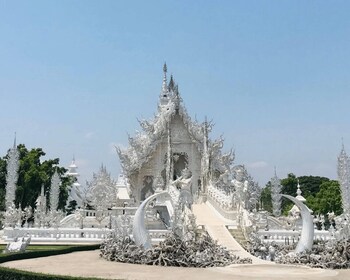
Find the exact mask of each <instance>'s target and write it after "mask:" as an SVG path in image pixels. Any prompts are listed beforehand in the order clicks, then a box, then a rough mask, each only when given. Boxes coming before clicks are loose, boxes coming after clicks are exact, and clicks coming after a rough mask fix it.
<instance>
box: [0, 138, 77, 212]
mask: <svg viewBox="0 0 350 280" xmlns="http://www.w3.org/2000/svg"><path fill="white" fill-rule="evenodd" d="M17 149H18V151H19V154H20V156H19V160H20V165H19V174H18V181H17V189H16V199H15V204H16V206H18V205H19V204H21V207H22V209H23V208H25V207H26V206H29V205H30V206H31V207H33V208H34V207H35V201H36V199H37V197H38V195H39V194H40V190H41V186H42V185H43V186H44V189H45V192H48V191H49V188H50V185H51V177H52V175H53V174H54V172H55V170H56V169H57V171H58V173H59V175H60V177H61V181H62V184H61V187H60V197H59V206H58V208H59V209H62V210H65V205H66V201H67V198H68V187H69V186H70V185H71V183H72V182H71V180H72V179H71V178H69V177H68V176H66V175H65V173H66V171H67V170H66V169H65V168H64V167H59V166H58V164H59V159H58V158H56V159H48V160H45V161H41V158H42V157H43V156H45V152H44V151H43V150H42V149H41V148H36V149H31V150H28V149H27V148H26V147H25V145H23V144H20V145H18V146H17ZM7 157H8V155H6V156H5V157H3V158H2V159H0V211H1V210H2V211H4V210H5V189H6V159H7Z"/></svg>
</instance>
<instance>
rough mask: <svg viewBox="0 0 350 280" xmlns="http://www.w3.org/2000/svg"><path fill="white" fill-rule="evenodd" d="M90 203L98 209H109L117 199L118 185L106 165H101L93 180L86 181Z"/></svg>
mask: <svg viewBox="0 0 350 280" xmlns="http://www.w3.org/2000/svg"><path fill="white" fill-rule="evenodd" d="M86 184H87V187H88V188H87V194H86V198H87V200H88V203H89V204H90V205H91V206H93V207H95V208H96V210H102V209H104V210H107V209H108V208H111V207H112V206H113V205H114V204H115V203H116V200H117V192H118V189H117V185H116V182H115V181H114V180H113V179H112V178H111V175H110V174H109V173H108V172H107V169H106V167H105V166H103V165H102V166H101V167H100V170H99V172H98V173H97V174H95V173H94V174H93V178H92V181H90V182H86Z"/></svg>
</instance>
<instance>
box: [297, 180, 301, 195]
mask: <svg viewBox="0 0 350 280" xmlns="http://www.w3.org/2000/svg"><path fill="white" fill-rule="evenodd" d="M297 180H298V186H297V188H298V189H297V195H298V196H299V195H301V189H300V183H299V179H297Z"/></svg>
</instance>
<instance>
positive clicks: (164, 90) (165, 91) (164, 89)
mask: <svg viewBox="0 0 350 280" xmlns="http://www.w3.org/2000/svg"><path fill="white" fill-rule="evenodd" d="M167 72H168V67H167V66H166V63H164V66H163V74H164V76H163V84H162V95H163V96H165V95H167V94H168V81H167Z"/></svg>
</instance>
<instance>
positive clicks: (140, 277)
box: [1, 251, 350, 280]
mask: <svg viewBox="0 0 350 280" xmlns="http://www.w3.org/2000/svg"><path fill="white" fill-rule="evenodd" d="M1 266H6V267H10V268H16V269H21V270H28V271H34V272H41V273H50V274H57V275H71V276H82V277H99V278H102V279H128V280H177V279H183V280H185V279H191V280H212V279H220V280H236V279H237V280H238V279H239V280H253V279H258V280H259V279H269V280H270V279H273V280H274V279H284V280H289V279H293V280H329V279H330V280H333V279H337V280H348V279H350V270H343V271H335V270H322V269H311V268H307V267H296V266H287V265H276V264H273V263H269V264H259V265H254V264H253V265H230V266H228V267H218V268H180V267H159V266H146V265H135V264H124V263H117V262H109V261H106V260H104V259H101V258H100V257H99V251H88V252H75V253H70V254H65V255H58V256H51V257H45V258H36V259H29V260H20V261H12V262H8V263H3V264H1Z"/></svg>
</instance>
